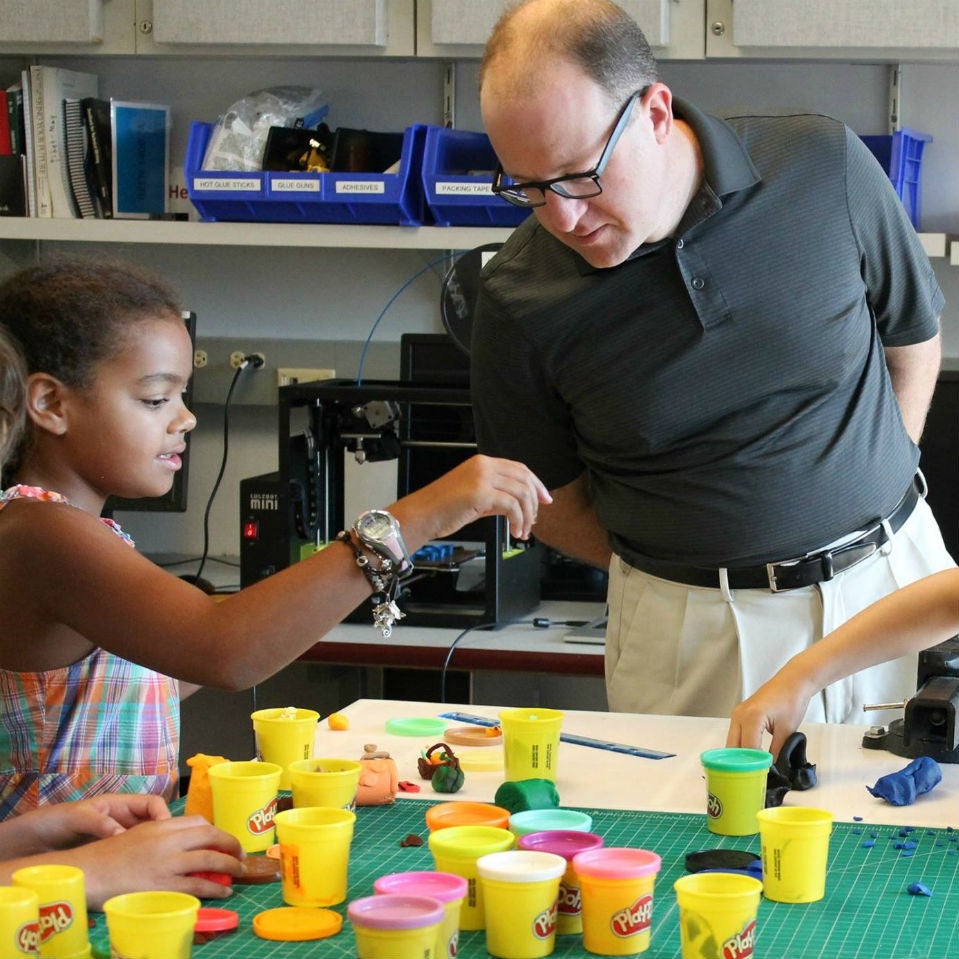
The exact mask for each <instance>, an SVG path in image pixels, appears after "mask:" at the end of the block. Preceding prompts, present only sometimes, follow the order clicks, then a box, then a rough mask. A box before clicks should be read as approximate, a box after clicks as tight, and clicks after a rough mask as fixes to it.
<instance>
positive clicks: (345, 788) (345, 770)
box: [287, 758, 363, 810]
mask: <svg viewBox="0 0 959 959" xmlns="http://www.w3.org/2000/svg"><path fill="white" fill-rule="evenodd" d="M362 768H363V767H362V766H361V765H360V764H359V763H358V762H356V761H355V760H353V759H316V758H314V759H298V760H297V761H296V762H295V763H290V765H289V766H288V767H287V776H288V777H289V780H290V788H291V789H292V790H293V805H294V806H295V807H297V808H299V807H300V806H328V807H331V808H333V809H350V810H353V809H355V808H356V789H357V786H358V785H359V782H360V770H361V769H362Z"/></svg>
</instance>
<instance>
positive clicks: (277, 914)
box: [253, 906, 343, 942]
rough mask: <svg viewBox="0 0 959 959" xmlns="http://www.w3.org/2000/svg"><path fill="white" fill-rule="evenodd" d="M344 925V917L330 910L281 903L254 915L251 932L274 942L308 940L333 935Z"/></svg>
mask: <svg viewBox="0 0 959 959" xmlns="http://www.w3.org/2000/svg"><path fill="white" fill-rule="evenodd" d="M342 928H343V917H342V916H341V915H340V914H339V913H338V912H333V910H332V909H312V908H308V907H306V906H280V907H278V908H276V909H267V910H265V911H264V912H260V913H257V914H256V915H255V916H254V917H253V931H254V932H255V933H256V934H257V935H258V936H259V937H260V938H261V939H271V940H273V941H275V942H307V941H308V940H311V939H326V938H327V937H328V936H335V935H336V934H337V933H338V932H339V931H340V929H342Z"/></svg>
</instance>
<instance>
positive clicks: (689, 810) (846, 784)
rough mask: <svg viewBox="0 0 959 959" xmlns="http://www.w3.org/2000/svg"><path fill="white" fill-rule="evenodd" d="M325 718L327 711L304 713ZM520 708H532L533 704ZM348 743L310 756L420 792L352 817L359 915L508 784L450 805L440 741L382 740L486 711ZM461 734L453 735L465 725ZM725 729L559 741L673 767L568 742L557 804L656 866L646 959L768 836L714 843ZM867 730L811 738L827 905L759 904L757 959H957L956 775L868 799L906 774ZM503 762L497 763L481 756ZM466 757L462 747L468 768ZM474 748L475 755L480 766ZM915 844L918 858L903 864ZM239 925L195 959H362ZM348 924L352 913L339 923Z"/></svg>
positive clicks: (627, 725) (654, 727)
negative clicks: (366, 761) (683, 913)
mask: <svg viewBox="0 0 959 959" xmlns="http://www.w3.org/2000/svg"><path fill="white" fill-rule="evenodd" d="M298 705H303V706H313V707H314V708H318V709H320V710H321V711H322V712H323V713H324V717H325V713H327V712H329V708H328V707H324V704H319V703H301V704H298ZM516 705H531V704H529V703H524V704H516ZM342 712H344V713H345V714H346V716H347V717H348V718H349V722H350V728H349V729H348V730H345V731H332V730H330V729H328V728H327V726H326V724H325V722H323V721H322V720H321V722H320V726H319V728H318V731H317V741H316V755H317V756H318V757H323V756H330V757H332V756H338V757H346V758H350V757H359V755H360V754H361V753H362V751H363V746H364V745H365V744H368V743H375V744H376V745H377V747H378V748H380V749H387V750H389V751H390V753H391V754H392V756H393V757H394V759H395V760H396V762H397V765H398V768H399V776H400V779H401V780H408V781H412V782H415V783H418V784H420V785H421V787H422V789H421V791H420V792H419V793H400V794H399V795H398V797H397V800H396V802H395V803H394V804H392V805H388V806H379V807H366V808H360V809H358V810H357V822H356V831H355V835H354V841H353V846H352V850H351V859H350V883H349V899H354V898H357V897H359V896H365V895H369V894H370V893H371V891H372V883H373V881H374V879H376V878H377V877H378V876H380V875H383V874H385V873H389V872H398V871H410V870H419V869H430V868H433V866H432V858H431V856H430V854H429V851H428V847H427V846H426V845H425V844H424V845H423V846H420V847H405V846H401V845H400V843H401V840H403V839H405V837H406V836H407V835H408V834H410V833H413V834H415V835H418V836H420V837H422V838H424V840H425V838H426V836H427V835H428V833H427V829H426V826H425V822H424V819H423V815H424V812H425V809H426V804H427V802H430V803H432V802H436V801H438V800H440V799H449V798H455V799H472V800H479V801H490V800H492V798H493V796H494V794H495V791H496V789H497V787H498V786H499V785H500V783H501V782H502V773H501V772H497V771H495V770H494V771H489V772H467V775H466V783H465V786H464V788H463V789H462V790H461V791H460V792H458V793H457V794H456V795H455V797H450V796H442V797H441V796H440V795H439V794H437V793H435V792H433V791H432V789H431V787H430V785H429V783H428V782H426V781H424V780H421V779H420V778H419V775H418V772H417V767H416V760H417V759H418V758H419V756H420V753H421V750H424V749H426V748H428V747H429V746H430V745H432V744H433V742H435V741H437V740H438V739H440V738H441V737H437V738H436V739H422V738H417V737H406V736H395V735H390V734H388V733H386V731H385V724H386V722H387V720H389V719H398V718H413V717H426V716H429V717H437V716H439V715H440V714H442V713H445V712H458V713H467V714H471V715H476V716H480V717H487V718H489V719H495V718H496V715H497V712H498V709H497V708H496V707H490V706H475V705H472V706H470V705H451V706H439V705H437V704H435V703H410V702H400V701H380V700H358V701H357V702H355V703H353V704H352V705H350V706H349V707H347V708H346V709H344V710H342ZM463 724H464V723H463V722H462V721H460V720H451V721H450V725H451V726H456V725H463ZM726 726H727V721H726V720H723V719H703V718H694V717H663V716H637V715H631V714H624V713H603V712H585V711H567V712H566V714H565V719H564V725H563V734H564V735H571V736H574V737H586V738H590V739H596V740H600V741H601V742H605V743H611V744H624V745H629V746H634V747H641V748H642V749H644V750H651V751H652V750H658V751H665V752H668V753H672V754H673V755H671V756H669V757H668V758H662V759H649V758H642V757H639V756H635V755H628V754H625V753H619V752H614V751H612V750H611V749H608V748H598V747H596V746H585V745H575V744H573V743H570V742H563V743H562V744H561V746H560V751H559V765H558V775H557V782H556V785H557V789H558V791H559V795H560V798H561V805H562V806H563V807H569V808H578V809H584V810H586V811H587V812H589V813H590V814H591V815H592V817H593V831H594V832H597V833H599V834H601V835H602V836H603V837H604V839H605V842H606V845H608V846H617V845H619V846H636V847H642V848H648V849H652V850H653V851H655V852H657V853H659V855H660V856H662V860H663V867H662V871H661V872H660V874H659V877H658V879H657V885H656V891H655V904H654V908H653V933H652V943H651V947H650V950H649V951H648V952H647V953H645V956H646V957H648V959H667V957H668V959H679V956H680V944H679V931H678V910H677V907H676V898H675V894H674V893H673V890H672V883H673V882H674V881H675V879H676V878H678V876H680V875H682V874H683V872H684V859H685V855H686V853H688V852H691V851H699V850H703V849H710V848H729V849H746V850H749V851H753V852H757V853H758V850H759V839H758V836H746V837H720V836H716V835H714V834H712V833H710V832H708V830H707V828H706V816H705V813H704V808H705V797H706V791H705V783H704V779H703V773H702V768H701V766H700V763H699V754H700V752H701V751H702V750H704V749H707V748H711V747H714V746H719V745H722V744H723V742H724V740H725V734H726ZM866 728H867V727H864V726H835V725H825V724H810V725H807V726H804V727H803V732H805V733H806V735H807V737H808V749H807V755H808V759H809V761H810V762H813V763H816V765H817V773H818V778H819V785H817V786H816V787H815V788H814V789H813V790H810V791H807V792H789V793H787V795H786V798H785V803H786V804H787V805H806V806H816V807H820V808H824V809H828V810H830V811H831V812H832V813H833V815H834V817H835V820H836V822H835V825H834V830H833V835H832V839H831V843H830V861H829V868H828V873H827V891H826V897H825V898H824V899H823V900H821V901H820V902H816V903H809V904H806V905H790V904H783V903H774V902H770V901H766V900H763V902H762V903H761V904H760V910H759V917H758V925H757V952H756V954H757V956H765V957H769V959H877V957H883V959H952V957H955V956H959V909H957V908H956V906H957V902H956V890H957V889H959V852H957V846H959V830H957V827H959V767H957V766H954V765H953V766H943V781H942V782H941V783H940V784H939V785H938V786H937V787H936V788H935V789H934V790H933V791H932V792H930V793H928V794H926V795H925V796H922V797H920V798H919V800H918V801H917V802H916V803H915V804H913V805H911V806H903V807H895V806H890V805H888V804H886V803H885V802H883V801H881V800H878V799H875V798H873V797H872V796H871V795H870V794H869V793H868V792H867V791H866V789H865V786H866V785H867V784H868V785H872V784H873V783H874V782H875V780H876V779H877V778H879V776H882V775H885V774H887V773H890V772H894V771H896V770H898V769H901V768H902V767H903V766H904V765H905V764H906V762H907V760H904V759H902V758H901V757H897V756H893V755H890V754H889V753H885V752H881V751H874V750H864V749H862V748H861V746H860V742H861V738H862V734H863V732H864V731H865V729H866ZM486 748H490V749H495V748H496V747H486ZM469 749H470V747H456V752H457V754H458V755H460V756H463V755H464V754H465V753H468V752H469ZM483 749H484V747H475V748H474V751H483ZM909 844H914V845H912V846H911V847H910V848H906V847H907V846H909ZM913 882H922V883H924V884H925V885H926V886H928V887H929V889H930V891H931V892H932V895H931V896H929V897H927V896H915V895H910V894H909V893H908V891H907V887H908V886H909V884H910V883H913ZM219 905H227V906H230V907H231V908H234V909H236V910H237V911H238V912H239V913H240V931H239V932H237V933H235V934H233V935H230V936H226V937H223V938H221V939H217V940H214V941H213V942H209V943H207V944H204V945H202V946H197V947H195V949H194V956H195V957H196V959H218V957H231V959H246V957H250V959H252V957H257V959H267V957H269V959H300V957H307V956H313V957H315V956H319V955H322V956H323V957H324V959H352V957H354V956H355V952H354V951H353V948H354V947H353V935H352V931H351V929H350V926H349V923H348V922H347V923H345V924H344V929H343V931H342V932H341V933H340V934H339V935H337V936H335V937H333V938H331V939H328V940H324V941H322V942H313V943H310V942H306V943H276V942H266V941H264V940H260V939H257V938H256V937H255V936H254V934H253V933H252V931H251V921H252V917H253V916H254V915H255V914H256V913H257V912H259V911H262V910H263V909H268V908H273V907H276V906H280V905H282V895H281V891H280V886H279V885H278V884H275V885H270V886H245V887H244V886H237V887H236V893H235V895H234V896H233V899H232V900H231V901H228V902H226V903H221V904H219ZM336 909H337V911H340V912H342V913H344V914H345V911H346V904H345V903H344V904H343V905H341V906H337V907H336ZM97 918H98V927H97V929H96V930H94V931H93V933H92V934H91V936H92V940H93V941H94V943H95V945H97V947H98V948H101V947H102V943H103V942H105V938H104V930H103V919H102V916H98V917H97ZM554 955H555V956H557V957H561V959H585V957H586V956H588V953H586V952H584V950H583V948H582V940H581V938H580V937H578V936H565V937H557V947H556V951H555V953H554ZM486 956H487V952H486V948H485V939H484V934H483V933H482V932H472V933H463V934H462V935H461V937H460V946H459V951H458V959H483V957H486Z"/></svg>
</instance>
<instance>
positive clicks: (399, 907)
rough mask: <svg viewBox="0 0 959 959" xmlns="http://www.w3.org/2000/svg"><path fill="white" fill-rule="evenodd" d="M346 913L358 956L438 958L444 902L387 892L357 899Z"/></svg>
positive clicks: (368, 958) (365, 958)
mask: <svg viewBox="0 0 959 959" xmlns="http://www.w3.org/2000/svg"><path fill="white" fill-rule="evenodd" d="M347 916H348V917H349V920H350V922H351V923H352V925H353V933H354V934H355V936H356V955H357V959H399V957H402V959H438V957H437V953H436V951H435V950H436V936H437V929H438V927H439V925H440V923H441V922H442V920H443V903H441V902H440V901H439V900H438V899H429V898H427V897H425V896H403V895H393V894H384V895H377V896H366V897H365V898H362V899H354V900H353V901H352V902H351V903H350V904H349V906H348V907H347Z"/></svg>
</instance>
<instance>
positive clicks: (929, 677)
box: [862, 636, 959, 763]
mask: <svg viewBox="0 0 959 959" xmlns="http://www.w3.org/2000/svg"><path fill="white" fill-rule="evenodd" d="M916 686H917V691H916V695H915V696H913V697H912V698H911V699H907V700H906V702H905V703H904V705H903V717H902V719H894V720H893V721H892V722H891V723H890V724H889V725H888V726H872V727H871V728H870V729H869V732H867V733H866V734H865V735H864V736H863V738H862V745H863V747H864V748H866V749H885V750H887V751H888V752H891V753H893V754H894V755H896V756H906V757H908V758H910V759H916V758H917V757H919V756H929V757H931V758H932V759H935V760H936V762H940V763H959V726H957V723H956V714H957V713H959V636H953V637H952V639H947V640H946V641H945V642H944V643H940V644H939V645H938V646H932V647H930V648H929V649H924V650H923V651H922V652H921V653H920V654H919V665H918V669H917V682H916Z"/></svg>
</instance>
